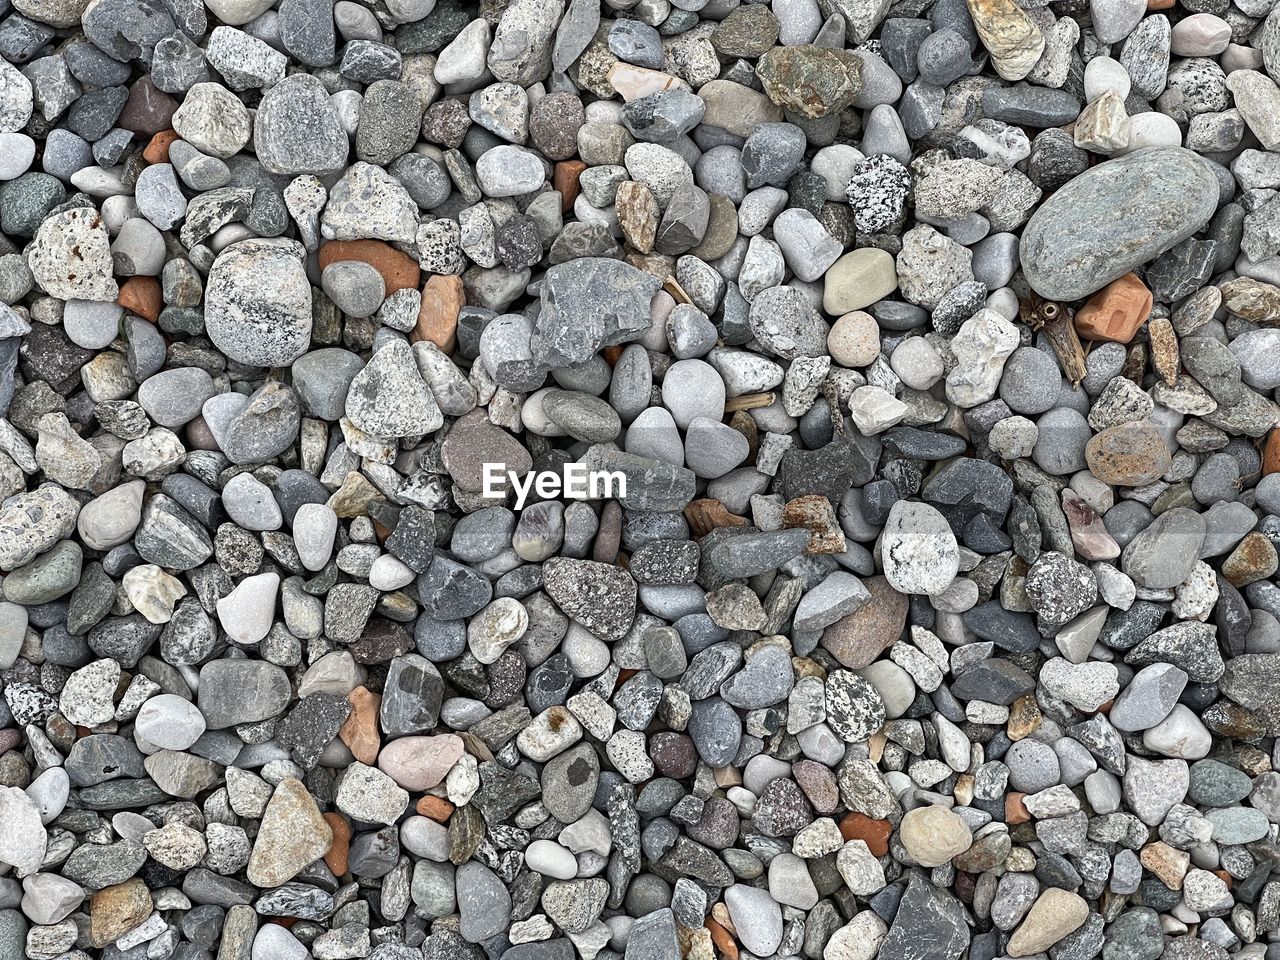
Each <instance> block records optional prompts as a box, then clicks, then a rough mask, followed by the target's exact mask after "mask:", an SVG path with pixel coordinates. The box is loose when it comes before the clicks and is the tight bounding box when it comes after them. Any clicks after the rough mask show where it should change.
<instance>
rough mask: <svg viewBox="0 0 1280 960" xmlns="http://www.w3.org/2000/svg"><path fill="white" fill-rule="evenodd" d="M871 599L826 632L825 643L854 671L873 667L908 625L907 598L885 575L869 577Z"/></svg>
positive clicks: (866, 584) (867, 586) (867, 582)
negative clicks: (871, 665) (890, 584)
mask: <svg viewBox="0 0 1280 960" xmlns="http://www.w3.org/2000/svg"><path fill="white" fill-rule="evenodd" d="M863 586H865V587H866V588H867V590H868V591H869V592H870V594H871V599H870V600H869V601H868V602H867V603H865V604H863V605H862V606H861V607H859V608H858V609H857V610H855V611H853V613H851V614H849V615H848V616H846V617H842V618H841V619H839V620H837V621H836V622H835V623H833V624H832V625H831V626H829V627H827V629H826V630H824V631H823V633H822V645H823V646H824V647H826V648H827V649H828V650H829V651H831V653H832V655H834V656H835V658H836V659H837V660H839V661H840V662H841V663H842V664H844V665H845V666H846V667H848V668H849V669H850V670H861V669H862V668H863V667H866V666H869V665H870V664H871V663H872V662H873V661H874V660H875V659H876V658H877V657H878V656H880V654H881V652H882V651H884V650H886V649H887V648H888V647H890V646H892V645H893V643H894V642H895V641H896V640H897V639H898V637H899V636H901V634H902V630H903V628H904V627H905V626H906V625H907V598H906V597H905V596H904V595H903V594H901V593H898V591H896V590H894V589H893V587H891V586H889V581H888V580H886V579H885V578H884V577H868V578H866V579H865V580H864V581H863Z"/></svg>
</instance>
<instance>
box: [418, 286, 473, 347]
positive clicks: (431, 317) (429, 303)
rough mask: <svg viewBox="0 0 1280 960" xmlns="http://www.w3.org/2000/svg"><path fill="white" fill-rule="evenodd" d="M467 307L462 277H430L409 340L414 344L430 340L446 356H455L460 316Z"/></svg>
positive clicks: (423, 289) (423, 290) (424, 288)
mask: <svg viewBox="0 0 1280 960" xmlns="http://www.w3.org/2000/svg"><path fill="white" fill-rule="evenodd" d="M466 303H467V294H466V291H465V290H463V288H462V278H461V277H453V276H446V275H444V274H440V275H437V276H433V277H430V278H429V279H428V280H427V282H426V283H425V284H424V285H423V287H422V306H421V307H420V308H419V309H418V323H417V325H416V326H414V328H413V332H412V333H411V334H410V335H409V339H410V340H412V341H413V342H414V343H418V342H420V341H422V340H428V341H430V342H431V343H434V344H435V345H436V346H437V347H439V348H440V349H441V350H443V351H444V352H445V353H449V354H451V353H453V351H454V349H455V348H456V347H457V344H458V340H457V336H456V334H457V330H458V314H459V313H461V312H462V308H463V307H464V306H466Z"/></svg>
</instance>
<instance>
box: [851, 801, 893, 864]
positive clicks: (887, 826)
mask: <svg viewBox="0 0 1280 960" xmlns="http://www.w3.org/2000/svg"><path fill="white" fill-rule="evenodd" d="M840 836H842V837H843V838H844V839H845V842H846V843H847V842H848V841H850V840H861V841H862V842H863V843H865V844H866V845H867V849H868V850H870V851H871V854H872V856H876V857H883V856H884V855H885V854H887V853H888V852H889V838H890V837H891V836H893V824H891V823H890V822H889V821H888V820H873V819H872V818H871V817H868V816H867V815H866V814H865V813H858V812H856V811H855V812H853V813H849V814H846V815H845V817H844V818H843V819H842V820H841V821H840Z"/></svg>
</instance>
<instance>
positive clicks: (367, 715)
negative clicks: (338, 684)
mask: <svg viewBox="0 0 1280 960" xmlns="http://www.w3.org/2000/svg"><path fill="white" fill-rule="evenodd" d="M347 700H348V702H350V704H351V714H350V716H348V717H347V719H346V722H345V723H343V724H342V728H341V729H340V730H339V731H338V739H340V740H341V741H342V742H343V743H345V744H346V745H347V749H348V750H350V751H351V754H352V756H354V757H355V758H356V759H357V760H359V761H360V762H361V763H363V764H366V765H368V766H373V765H374V763H376V762H377V760H378V751H379V750H380V749H381V748H382V738H381V737H380V736H379V735H378V708H379V707H380V706H381V705H382V697H380V696H378V695H377V694H376V693H374V692H373V691H371V690H369V689H367V688H365V687H356V688H355V689H354V690H352V691H351V692H350V693H349V694H347Z"/></svg>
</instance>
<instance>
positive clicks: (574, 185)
mask: <svg viewBox="0 0 1280 960" xmlns="http://www.w3.org/2000/svg"><path fill="white" fill-rule="evenodd" d="M585 169H587V165H586V164H585V163H583V162H582V161H581V160H561V161H560V162H559V163H557V164H556V168H555V172H554V173H552V174H551V185H552V186H553V187H555V188H556V189H557V190H559V191H560V209H561V210H564V211H568V210H569V209H570V208H571V207H572V206H573V201H575V200H577V199H578V177H579V176H581V175H582V171H583V170H585Z"/></svg>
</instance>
